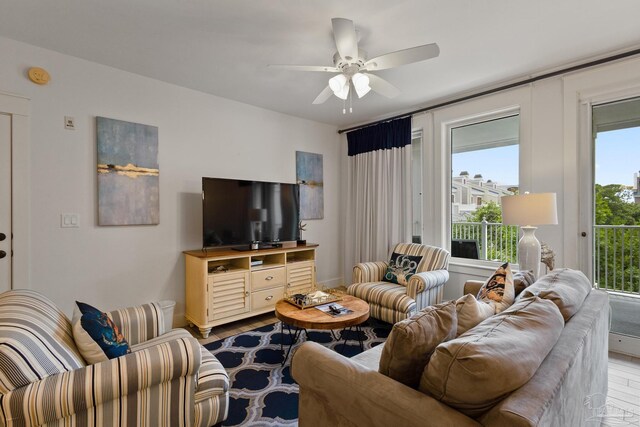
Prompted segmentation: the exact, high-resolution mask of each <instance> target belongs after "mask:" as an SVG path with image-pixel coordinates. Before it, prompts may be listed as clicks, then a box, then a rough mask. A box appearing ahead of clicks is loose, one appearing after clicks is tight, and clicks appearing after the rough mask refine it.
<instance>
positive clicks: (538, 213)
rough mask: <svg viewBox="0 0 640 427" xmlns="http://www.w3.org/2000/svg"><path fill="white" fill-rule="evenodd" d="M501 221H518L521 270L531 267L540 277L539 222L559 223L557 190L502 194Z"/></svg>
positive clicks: (507, 222)
mask: <svg viewBox="0 0 640 427" xmlns="http://www.w3.org/2000/svg"><path fill="white" fill-rule="evenodd" d="M501 204H502V223H503V224H505V225H519V226H520V228H521V229H522V238H521V239H520V241H519V242H518V264H519V265H520V270H525V271H526V270H530V271H532V272H533V275H534V276H535V278H536V279H537V278H538V277H539V276H540V259H541V258H540V242H539V241H538V239H537V238H536V235H535V232H536V229H537V227H536V226H537V225H545V224H557V223H558V211H557V208H556V193H536V194H530V193H528V192H526V193H524V194H519V195H515V196H503V197H502V198H501Z"/></svg>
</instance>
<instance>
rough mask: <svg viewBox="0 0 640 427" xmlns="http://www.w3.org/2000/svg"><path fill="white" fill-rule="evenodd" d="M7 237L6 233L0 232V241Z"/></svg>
mask: <svg viewBox="0 0 640 427" xmlns="http://www.w3.org/2000/svg"><path fill="white" fill-rule="evenodd" d="M6 238H7V235H6V234H4V233H0V242H2V241H3V240H4V239H6Z"/></svg>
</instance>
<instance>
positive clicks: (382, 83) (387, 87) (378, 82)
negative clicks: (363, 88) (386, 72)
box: [367, 73, 400, 98]
mask: <svg viewBox="0 0 640 427" xmlns="http://www.w3.org/2000/svg"><path fill="white" fill-rule="evenodd" d="M367 76H368V77H369V86H371V89H372V90H373V91H375V92H378V93H379V94H380V95H383V96H386V97H387V98H395V97H396V96H398V95H400V89H398V88H397V87H395V86H394V85H392V84H391V83H389V82H388V81H386V80H385V79H383V78H382V77H378V76H376V75H375V74H369V73H367Z"/></svg>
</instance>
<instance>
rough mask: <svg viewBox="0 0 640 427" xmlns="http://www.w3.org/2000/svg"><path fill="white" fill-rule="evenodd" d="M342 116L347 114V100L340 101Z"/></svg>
mask: <svg viewBox="0 0 640 427" xmlns="http://www.w3.org/2000/svg"><path fill="white" fill-rule="evenodd" d="M342 114H347V100H346V99H344V100H342Z"/></svg>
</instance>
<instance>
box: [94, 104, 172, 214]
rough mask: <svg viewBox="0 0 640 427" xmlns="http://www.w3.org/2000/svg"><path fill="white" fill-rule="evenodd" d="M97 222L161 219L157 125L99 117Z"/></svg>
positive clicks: (97, 120)
mask: <svg viewBox="0 0 640 427" xmlns="http://www.w3.org/2000/svg"><path fill="white" fill-rule="evenodd" d="M96 130H97V132H96V134H97V142H98V224H99V225H148V224H152V225H154V224H159V223H160V168H159V166H158V128H157V127H155V126H147V125H142V124H138V123H130V122H125V121H122V120H114V119H108V118H105V117H96Z"/></svg>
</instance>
